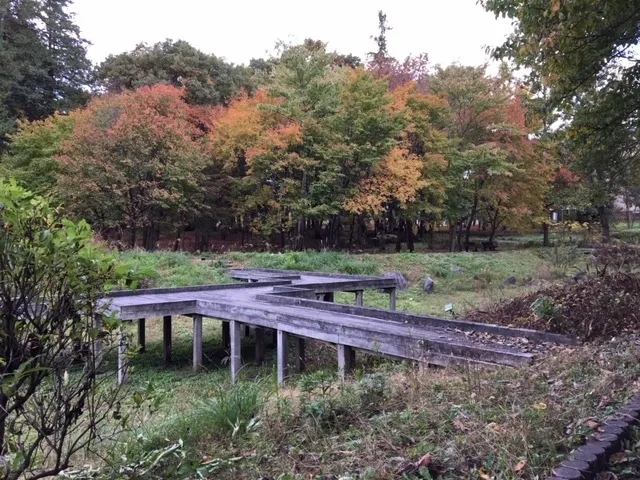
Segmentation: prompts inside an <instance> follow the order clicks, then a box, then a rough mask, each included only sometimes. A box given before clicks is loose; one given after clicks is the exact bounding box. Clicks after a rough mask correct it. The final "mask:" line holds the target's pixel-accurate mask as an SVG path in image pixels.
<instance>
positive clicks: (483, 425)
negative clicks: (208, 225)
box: [114, 248, 640, 480]
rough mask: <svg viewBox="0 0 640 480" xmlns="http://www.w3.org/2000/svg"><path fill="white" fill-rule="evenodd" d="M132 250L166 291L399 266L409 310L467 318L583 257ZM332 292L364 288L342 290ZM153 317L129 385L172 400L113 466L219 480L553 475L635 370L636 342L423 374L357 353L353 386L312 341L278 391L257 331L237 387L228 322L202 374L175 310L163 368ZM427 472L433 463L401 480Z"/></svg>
mask: <svg viewBox="0 0 640 480" xmlns="http://www.w3.org/2000/svg"><path fill="white" fill-rule="evenodd" d="M123 257H124V259H126V260H127V261H129V262H130V263H132V264H134V265H138V266H145V267H150V268H152V269H155V270H156V272H157V274H156V276H155V277H154V278H153V279H151V280H150V281H149V282H148V283H149V285H158V286H169V285H176V286H177V285H187V284H204V283H221V282H226V281H229V279H228V278H227V277H226V276H225V274H224V268H223V267H224V266H225V265H228V264H231V265H232V266H235V267H244V266H251V267H264V268H283V269H291V270H319V271H336V272H344V273H356V274H382V273H383V272H386V271H390V270H397V271H400V272H401V273H402V274H403V275H404V276H405V277H406V278H407V280H408V281H409V288H408V289H407V290H405V291H401V292H399V294H398V300H397V305H398V308H399V309H400V310H406V311H414V312H422V313H432V314H438V315H444V311H443V308H444V304H445V303H450V302H451V303H453V304H454V306H455V310H456V312H457V313H459V314H463V313H464V312H465V311H467V310H469V309H474V308H490V306H491V304H492V303H494V302H496V301H497V300H499V299H500V298H508V297H512V296H516V295H519V294H521V293H523V292H525V291H529V290H530V289H534V288H537V287H538V286H541V285H546V284H548V283H549V282H557V281H562V279H563V278H564V277H566V276H569V275H571V274H572V273H573V272H574V271H575V270H576V269H577V268H579V267H580V266H582V265H583V263H584V255H583V254H579V253H577V252H576V251H574V250H572V249H570V248H558V249H546V250H542V249H536V248H530V249H526V250H521V251H505V252H492V253H469V254H465V253H456V254H429V255H424V254H386V255H371V254H363V255H348V254H344V253H335V252H329V253H317V252H305V253H286V254H261V253H232V254H227V255H223V256H213V255H206V256H204V257H200V256H199V257H193V256H190V255H186V254H180V253H166V252H160V253H143V252H129V253H125V254H123ZM203 258H204V259H203ZM509 275H515V276H516V278H517V282H516V285H514V286H506V285H503V281H504V279H505V278H506V277H507V276H509ZM426 276H431V277H432V278H433V279H434V280H435V282H436V293H435V294H425V293H423V292H422V289H421V285H422V282H423V280H424V278H425V277H426ZM336 301H342V302H353V298H352V296H351V295H346V294H344V295H338V296H337V297H336ZM387 301H388V297H387V296H386V295H383V294H377V293H372V292H366V293H365V305H368V306H378V307H386V306H387ZM158 320H159V319H157V320H153V319H149V320H147V352H146V353H145V354H139V355H136V356H135V357H134V358H133V359H132V361H131V365H132V367H133V371H132V372H131V375H130V378H131V382H130V388H132V389H134V390H136V389H139V390H145V389H147V388H148V384H149V382H151V383H152V384H153V385H154V392H156V394H157V395H159V397H161V398H162V399H163V401H162V402H161V403H160V404H159V408H158V409H157V411H155V412H153V413H148V414H145V415H143V419H142V421H140V422H138V428H137V429H136V430H135V432H133V433H132V434H129V435H128V436H125V437H123V439H122V443H121V444H120V446H119V448H117V449H116V450H115V451H114V454H115V455H116V456H117V458H118V459H119V460H118V462H125V463H126V461H129V460H127V459H131V460H132V459H137V461H140V462H141V464H145V465H148V468H147V469H146V470H145V471H146V473H145V475H146V476H141V477H140V478H183V477H184V475H182V474H181V473H180V472H183V473H184V472H192V474H193V472H195V471H196V470H197V471H198V472H199V473H198V475H201V476H202V477H206V478H220V479H255V478H274V479H281V480H287V479H296V480H297V479H301V480H302V479H304V480H308V479H324V478H344V479H347V478H353V479H374V478H375V479H392V478H393V479H395V478H400V477H399V476H398V471H399V470H401V469H402V468H403V467H404V466H406V465H407V464H408V463H409V462H410V461H416V460H418V459H419V458H421V457H422V456H423V455H425V454H427V453H430V454H431V455H432V457H433V464H432V465H431V467H432V470H438V471H439V472H440V474H441V478H450V479H454V478H469V479H487V478H495V479H515V478H530V479H535V478H544V477H545V476H546V475H547V474H548V471H549V468H551V467H552V466H553V465H555V464H556V463H557V462H558V461H559V460H561V459H562V458H563V456H564V455H565V454H566V452H567V451H568V449H570V448H571V446H572V445H574V444H575V443H576V442H579V441H580V440H581V439H582V438H583V436H584V435H585V434H586V433H587V432H588V431H589V430H590V429H591V428H593V425H595V424H596V423H597V421H598V419H599V418H601V417H603V416H604V415H606V414H607V413H608V412H610V411H611V409H612V408H613V407H614V406H615V403H614V402H620V401H623V400H624V397H625V392H626V391H627V389H628V388H629V385H634V384H637V382H638V378H639V377H640V366H638V363H637V361H636V359H637V355H638V354H639V353H640V351H639V349H638V343H635V344H634V343H631V344H630V343H628V342H623V341H622V340H619V341H617V342H613V343H611V344H608V345H603V346H598V347H593V346H589V347H578V348H575V349H573V350H566V349H558V351H557V352H555V353H554V355H552V357H551V358H550V359H548V360H545V361H544V362H543V363H540V364H536V365H534V366H533V367H531V368H524V369H518V370H515V369H499V370H487V369H475V368H472V369H455V368H450V369H446V370H440V369H427V370H426V371H422V372H418V371H417V370H416V369H415V368H414V367H413V366H412V365H410V364H407V363H404V362H396V361H390V360H386V359H383V358H380V357H378V356H375V355H369V356H367V355H363V354H360V355H359V356H358V362H357V369H356V372H355V375H354V378H353V379H352V380H350V381H348V382H345V383H342V382H340V381H338V380H337V378H336V365H335V358H336V351H335V347H334V346H331V345H324V344H319V343H316V342H309V345H308V347H307V357H308V358H307V363H308V370H307V373H305V374H303V375H296V376H294V377H293V378H292V379H291V381H289V382H288V383H287V384H286V386H285V387H284V388H281V389H279V390H278V389H277V388H276V384H275V376H274V368H273V365H274V363H275V350H274V348H273V346H270V348H269V346H268V348H267V357H266V362H265V364H264V366H261V367H256V366H254V365H253V364H252V358H253V341H252V338H251V337H248V338H244V339H243V359H244V361H245V365H244V366H243V370H242V372H241V377H242V382H241V383H239V384H238V385H236V386H235V387H232V386H231V385H230V384H229V383H228V382H229V371H228V367H227V365H226V357H227V354H228V353H227V352H226V351H225V350H224V348H223V347H222V342H221V325H220V322H218V321H216V320H213V319H206V320H205V323H204V342H205V344H204V370H205V371H204V372H203V373H201V374H198V375H196V374H193V373H191V322H192V320H191V319H190V318H186V317H177V318H175V320H174V325H173V332H174V333H173V353H174V362H173V364H172V365H171V366H168V367H164V366H163V365H162V352H161V334H162V332H161V322H159V321H158ZM132 333H133V329H132ZM634 345H635V346H634ZM585 392H586V393H585ZM589 419H591V420H589ZM588 420H589V421H588ZM179 442H182V443H181V444H180V443H179ZM171 449H173V450H171ZM169 450H171V452H170V453H166V452H168V451H169ZM141 458H142V459H144V461H141V460H139V459H141ZM156 460H157V462H156ZM145 462H146V463H145ZM151 465H153V466H151ZM432 473H433V472H432ZM181 475H182V477H181ZM193 475H195V474H193ZM428 475H429V473H428V469H426V470H425V469H423V470H422V472H415V475H414V477H406V478H428ZM619 478H625V477H624V475H623V476H621V477H619Z"/></svg>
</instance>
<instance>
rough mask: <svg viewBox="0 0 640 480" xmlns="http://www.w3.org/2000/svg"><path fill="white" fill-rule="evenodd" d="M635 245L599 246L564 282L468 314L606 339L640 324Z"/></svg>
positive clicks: (639, 257) (639, 263)
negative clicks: (578, 270)
mask: <svg viewBox="0 0 640 480" xmlns="http://www.w3.org/2000/svg"><path fill="white" fill-rule="evenodd" d="M639 315H640V247H639V246H637V245H630V244H625V243H615V244H602V245H599V246H598V247H597V248H596V249H595V251H594V253H593V254H592V255H591V256H590V257H589V262H588V265H587V268H586V270H584V271H580V272H578V273H577V274H576V275H574V277H573V278H572V279H571V280H570V281H568V282H566V283H565V284H563V285H556V286H551V287H547V288H543V289H541V290H539V291H537V292H533V293H530V294H528V295H525V296H523V297H519V298H516V299H513V300H509V301H507V302H503V303H500V304H498V305H496V307H495V308H493V309H491V310H490V311H487V310H486V309H485V310H482V311H477V312H473V313H471V314H470V315H469V316H468V318H469V319H470V320H475V321H483V322H489V323H501V324H504V325H511V326H518V327H527V328H534V329H537V330H545V331H549V332H554V333H563V334H569V335H575V336H577V337H578V338H580V339H581V340H584V341H593V340H600V339H610V338H612V337H615V336H618V335H620V334H623V333H628V332H633V331H636V330H638V328H639V327H640V317H639Z"/></svg>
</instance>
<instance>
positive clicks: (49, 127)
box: [0, 115, 74, 195]
mask: <svg viewBox="0 0 640 480" xmlns="http://www.w3.org/2000/svg"><path fill="white" fill-rule="evenodd" d="M73 124H74V121H73V117H72V116H66V115H54V116H51V117H49V118H47V119H46V120H36V121H34V122H18V131H17V132H16V133H14V134H11V135H10V136H9V141H10V143H9V149H8V151H7V153H6V154H5V155H3V156H2V158H1V159H0V174H2V175H5V176H9V175H10V176H12V177H13V178H15V179H16V180H17V181H18V182H19V183H20V184H21V185H22V186H24V187H26V188H27V189H28V190H29V191H31V192H34V193H37V194H39V195H45V194H50V193H51V192H52V191H53V188H54V187H55V185H56V183H57V181H58V175H59V173H60V165H59V163H58V160H57V159H56V156H57V155H59V154H60V153H61V151H62V147H63V145H64V143H65V142H66V141H67V140H68V139H69V138H70V137H71V134H72V132H73Z"/></svg>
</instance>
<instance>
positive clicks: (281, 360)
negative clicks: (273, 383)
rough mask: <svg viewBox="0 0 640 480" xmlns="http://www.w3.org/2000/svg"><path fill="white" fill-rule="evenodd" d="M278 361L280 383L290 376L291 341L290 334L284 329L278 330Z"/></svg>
mask: <svg viewBox="0 0 640 480" xmlns="http://www.w3.org/2000/svg"><path fill="white" fill-rule="evenodd" d="M277 336H278V353H277V356H278V361H277V369H278V385H280V384H282V383H284V381H285V380H286V379H287V377H288V376H289V365H288V363H287V362H288V361H289V355H288V354H289V343H288V335H287V332H285V331H283V330H278V333H277Z"/></svg>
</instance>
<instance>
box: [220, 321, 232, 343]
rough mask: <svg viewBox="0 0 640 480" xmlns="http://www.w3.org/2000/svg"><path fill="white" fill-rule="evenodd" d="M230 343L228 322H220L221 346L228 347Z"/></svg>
mask: <svg viewBox="0 0 640 480" xmlns="http://www.w3.org/2000/svg"><path fill="white" fill-rule="evenodd" d="M230 345H231V337H230V335H229V322H225V321H223V322H222V346H223V347H224V348H229V346H230Z"/></svg>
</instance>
